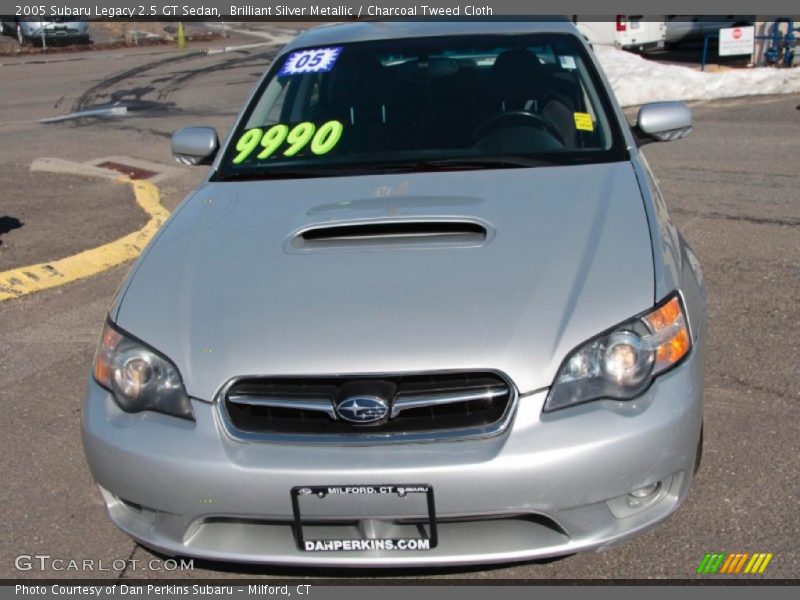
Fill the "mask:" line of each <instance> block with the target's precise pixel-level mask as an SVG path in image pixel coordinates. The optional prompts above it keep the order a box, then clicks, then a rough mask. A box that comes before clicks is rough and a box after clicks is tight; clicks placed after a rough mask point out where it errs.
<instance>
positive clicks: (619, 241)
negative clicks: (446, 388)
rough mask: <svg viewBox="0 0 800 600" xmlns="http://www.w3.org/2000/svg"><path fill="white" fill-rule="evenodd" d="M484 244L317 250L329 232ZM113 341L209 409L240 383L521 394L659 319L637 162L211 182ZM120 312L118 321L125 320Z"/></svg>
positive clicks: (164, 234)
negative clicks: (167, 373)
mask: <svg viewBox="0 0 800 600" xmlns="http://www.w3.org/2000/svg"><path fill="white" fill-rule="evenodd" d="M439 220H446V221H449V222H455V223H466V224H468V225H469V227H472V228H473V229H475V227H476V224H477V225H479V226H482V227H484V228H485V230H486V232H487V235H486V236H485V238H482V237H481V236H480V235H477V236H476V235H475V234H474V233H473V234H469V235H463V236H452V237H448V236H447V235H444V236H442V235H440V236H438V237H437V236H435V235H434V236H430V235H418V236H406V237H400V238H396V239H389V240H384V242H386V243H383V242H379V243H373V242H374V240H373V242H371V241H369V240H367V243H363V242H364V240H359V239H348V237H346V236H345V237H344V238H342V239H337V240H335V243H332V244H331V243H327V242H326V241H325V240H322V241H319V240H317V241H312V242H308V241H304V240H303V238H302V236H297V235H296V234H297V232H298V231H302V230H304V229H307V228H315V227H319V226H327V225H337V224H339V225H340V224H348V225H353V224H361V223H365V222H366V223H383V224H386V223H389V224H391V223H395V222H397V221H411V222H413V223H418V222H424V223H428V222H437V221H439ZM129 281H130V283H129V285H128V287H127V289H126V290H124V295H122V296H121V301H120V302H119V303H118V309H117V314H116V322H117V324H118V325H119V326H120V327H121V328H123V329H124V330H126V331H128V332H129V333H131V334H133V335H135V336H136V337H138V338H140V339H142V340H144V341H145V342H147V343H148V344H150V345H152V346H153V347H154V348H156V349H157V350H159V351H161V352H162V353H164V354H165V355H167V356H168V357H170V358H171V359H172V360H173V361H174V362H175V364H176V365H177V367H178V368H179V369H180V371H181V373H182V375H183V378H184V381H185V384H186V388H187V391H188V392H189V394H190V395H191V396H193V397H196V398H201V399H206V400H210V399H212V398H213V397H214V395H215V393H216V392H217V391H218V390H219V388H220V387H221V386H222V385H223V384H224V383H225V382H226V381H227V380H229V379H230V378H232V377H235V376H241V375H261V374H264V375H303V374H306V375H311V374H314V375H322V374H325V375H332V374H368V373H369V374H379V373H395V372H424V371H442V370H451V369H452V370H463V369H474V370H483V369H491V370H497V371H500V372H503V373H505V374H506V375H507V376H508V377H509V378H510V379H511V380H512V381H513V382H514V384H515V385H516V386H517V388H518V389H519V391H520V392H521V393H527V392H530V391H533V390H537V389H541V388H544V387H547V386H549V385H550V384H551V383H552V381H553V378H554V377H555V375H556V371H557V370H558V367H559V365H560V363H561V362H562V360H563V359H564V357H565V356H566V354H567V353H568V352H569V351H570V350H571V349H572V348H574V347H575V346H576V345H578V344H580V343H582V342H583V341H585V340H586V339H587V338H589V337H592V336H594V335H595V334H597V333H599V332H601V331H603V330H604V329H606V328H608V327H610V326H613V325H614V324H616V323H619V322H620V321H623V320H625V319H627V318H629V317H631V316H632V315H634V314H636V313H638V312H641V311H643V310H645V309H646V308H648V307H650V306H652V305H653V301H654V297H653V295H654V278H653V265H652V249H651V242H650V237H649V231H648V227H647V222H646V216H645V211H644V206H643V203H642V197H641V193H640V191H639V187H638V185H637V181H636V178H635V175H634V172H633V169H632V168H631V165H630V163H627V162H624V163H611V164H597V165H583V166H558V167H540V168H530V169H529V168H525V169H493V170H475V171H457V172H454V171H448V172H430V173H413V174H391V175H379V176H359V177H332V178H324V179H323V178H320V179H299V180H298V179H295V180H279V181H276V180H273V181H247V182H221V183H207V184H205V185H203V186H201V187H200V188H199V189H198V190H196V191H195V192H194V193H193V194H192V195H191V196H190V197H189V198H187V199H186V201H185V202H184V203H183V204H182V205H181V207H180V208H179V209H178V211H177V212H176V214H175V215H174V216H173V217H172V218H171V219H170V221H169V222H168V223H167V225H165V227H164V229H163V230H162V231H161V232H160V234H159V235H158V236H157V238H156V240H155V241H154V242H153V243H152V244H151V246H150V247H149V248H148V250H147V251H146V252H145V254H144V256H143V257H142V258H141V259H140V261H139V264H138V265H137V267H136V270H135V273H134V274H133V276H132V277H131V278H130V280H129ZM113 316H114V315H113V311H112V317H113Z"/></svg>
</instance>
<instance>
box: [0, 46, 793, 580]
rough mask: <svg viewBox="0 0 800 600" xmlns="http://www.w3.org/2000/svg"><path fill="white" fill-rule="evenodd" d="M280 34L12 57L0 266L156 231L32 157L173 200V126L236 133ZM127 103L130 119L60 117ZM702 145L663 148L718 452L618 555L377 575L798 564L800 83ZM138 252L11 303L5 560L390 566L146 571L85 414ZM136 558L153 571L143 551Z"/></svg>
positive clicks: (726, 115)
mask: <svg viewBox="0 0 800 600" xmlns="http://www.w3.org/2000/svg"><path fill="white" fill-rule="evenodd" d="M276 49H277V46H275V45H267V46H261V47H258V48H251V49H243V50H238V51H233V52H227V53H219V54H211V55H210V54H207V53H205V52H202V51H200V50H201V48H200V47H190V48H189V49H188V50H185V51H176V50H174V49H173V48H170V47H158V48H140V49H131V50H111V51H108V52H92V53H82V54H81V55H78V54H70V55H64V56H60V55H48V56H46V57H38V58H36V59H35V60H32V59H31V57H29V56H28V57H26V56H20V57H0V76H1V77H2V80H3V81H4V82H11V85H7V84H6V83H4V84H3V85H2V87H0V131H1V132H2V133H0V158H2V164H3V168H2V169H0V190H1V191H0V271H5V270H7V269H11V268H16V267H24V266H26V265H29V264H32V263H37V262H42V261H48V260H55V259H58V258H61V257H63V256H66V255H69V254H74V253H76V252H79V251H81V250H87V249H90V248H94V247H97V246H100V245H101V244H105V243H107V242H110V241H112V240H114V239H116V238H118V237H120V236H122V235H125V234H126V233H130V232H132V231H135V230H137V229H139V228H140V227H142V225H143V224H144V223H145V221H146V220H147V217H146V215H145V214H144V213H143V212H141V210H139V209H138V208H137V207H136V205H135V203H134V195H133V192H132V191H131V189H130V187H129V186H128V185H127V184H124V183H119V182H115V181H113V180H111V179H100V178H94V177H87V176H84V175H79V174H76V173H69V172H64V173H60V174H59V173H54V172H52V171H38V170H37V171H31V166H32V165H33V164H34V163H37V161H39V162H38V163H37V164H41V159H46V158H53V159H59V160H62V161H71V162H72V163H80V164H83V165H84V166H89V167H91V166H94V165H97V164H100V163H103V162H114V163H117V164H125V165H128V166H134V167H138V168H141V169H145V170H148V171H152V172H153V173H156V175H157V176H158V179H156V178H155V177H154V178H153V181H154V182H156V185H157V187H158V189H159V191H160V195H161V201H162V204H163V205H164V206H165V207H166V208H167V209H168V210H172V209H174V208H175V206H177V204H178V203H179V202H180V200H181V199H182V198H183V197H184V196H185V195H186V194H187V193H188V192H189V190H191V189H192V187H193V186H194V185H196V184H197V183H198V182H199V181H200V180H201V178H202V176H203V174H204V170H203V168H202V167H201V168H194V169H192V168H188V167H179V166H178V165H177V164H176V163H174V161H173V160H172V158H171V156H170V151H169V137H170V135H171V133H172V132H173V131H174V130H176V129H178V128H180V127H183V126H187V125H210V126H214V127H216V128H217V130H218V131H219V132H220V135H224V133H225V132H226V131H227V129H228V127H229V126H230V125H231V123H232V121H233V118H234V117H235V115H236V113H237V111H238V110H239V108H240V107H241V105H242V103H243V101H244V99H245V98H246V96H247V94H248V92H249V90H250V88H251V86H252V84H253V83H254V81H255V79H256V78H257V77H258V76H259V75H260V74H261V73H262V72H263V70H264V69H265V68H266V67H267V66H268V64H269V61H270V58H271V56H273V55H274V52H275V51H276ZM111 102H121V103H123V105H125V106H126V107H127V112H126V113H125V114H124V115H123V116H117V117H109V118H100V119H98V118H92V119H87V118H82V119H68V120H62V121H59V122H53V123H41V122H40V121H41V120H43V119H48V118H53V117H58V116H62V115H66V114H68V113H71V112H76V111H84V110H91V109H92V108H96V107H98V106H104V105H108V104H109V103H111ZM693 109H694V114H695V128H694V132H693V133H692V135H691V136H690V137H689V138H687V139H686V140H683V141H679V142H675V143H671V144H663V145H657V144H653V145H650V146H647V148H646V150H645V154H646V155H647V157H648V160H649V161H650V163H651V165H652V167H653V169H654V171H655V172H656V174H657V176H658V177H659V178H660V181H661V185H662V190H663V192H664V194H665V196H666V197H667V200H668V202H669V204H670V208H671V212H672V215H673V217H674V219H675V221H676V222H677V223H678V225H679V227H680V228H681V231H682V232H683V234H684V236H685V237H686V238H687V240H688V241H689V243H690V244H691V245H692V247H693V249H694V250H695V252H696V254H697V255H698V257H699V259H700V261H701V264H702V266H703V270H704V275H705V278H706V284H707V286H708V292H709V303H710V304H709V321H710V331H709V341H710V347H709V352H708V356H707V375H706V398H705V402H706V404H705V440H706V442H705V452H704V459H703V464H702V466H701V469H700V472H699V475H698V477H697V479H696V480H695V484H694V487H693V490H692V492H691V493H690V495H689V498H688V500H687V502H686V503H685V504H684V506H683V507H682V508H681V509H680V510H679V511H678V512H677V513H676V514H675V516H673V517H672V518H671V519H670V520H669V521H668V522H667V523H666V524H665V525H663V526H661V527H659V528H658V529H656V530H654V531H651V532H649V533H647V534H645V535H643V536H641V537H639V538H637V539H635V540H633V541H630V542H627V543H624V544H622V545H619V546H617V547H613V548H611V549H608V550H607V551H604V552H602V553H592V554H580V555H574V556H570V557H566V558H561V559H558V560H549V561H544V562H533V563H525V564H515V565H500V566H496V567H492V568H475V569H452V570H435V571H424V570H420V571H414V572H413V573H395V572H392V573H383V572H382V573H379V574H377V575H380V576H403V575H413V576H414V577H448V578H476V579H538V578H617V579H619V578H687V577H696V575H695V570H696V568H697V566H698V564H699V562H700V560H701V559H702V558H703V555H704V554H705V553H706V552H712V551H722V552H751V553H752V552H771V553H774V555H775V556H774V558H773V560H772V562H771V564H770V565H769V568H768V570H767V571H766V573H765V574H764V575H763V576H762V577H771V578H797V577H798V576H800V542H799V541H798V540H800V485H799V484H800V479H798V475H797V473H798V462H800V461H799V459H798V457H799V456H800V435H798V430H799V429H800V426H798V423H800V386H799V385H798V383H800V358H798V357H800V151H798V147H799V144H798V142H800V97H797V96H766V97H757V98H752V99H748V98H738V99H733V100H726V101H717V102H709V103H702V104H695V105H694V106H693ZM128 266H129V263H126V264H124V265H122V266H119V267H115V268H112V269H110V270H106V271H104V272H102V273H99V274H95V275H92V276H90V277H87V278H82V279H79V280H78V281H75V282H73V283H69V284H66V285H63V286H58V287H54V288H52V289H49V290H45V291H41V292H37V293H33V294H30V295H25V296H22V297H20V298H17V299H11V300H7V301H3V302H0V403H2V406H3V407H4V409H5V414H4V416H3V418H2V419H0V454H1V455H2V457H3V458H2V464H3V473H4V474H5V478H6V481H5V482H4V483H5V484H4V485H3V486H2V487H1V488H0V501H1V502H2V505H3V506H4V511H3V512H4V517H5V518H4V519H3V536H2V541H0V557H1V559H0V577H3V578H18V577H26V578H27V577H54V576H57V577H87V576H91V577H114V578H136V577H170V576H176V575H180V576H192V577H202V578H208V577H239V576H256V575H258V576H262V575H275V576H292V577H295V576H297V577H299V576H305V575H309V576H319V575H324V576H337V577H345V578H353V577H358V576H367V577H374V576H376V573H374V572H365V573H359V572H353V571H349V572H345V573H336V572H327V571H326V572H323V573H320V572H319V571H315V572H314V573H310V572H304V571H302V570H295V571H292V570H286V569H272V568H269V567H252V566H246V565H227V564H216V563H205V562H200V561H195V569H194V570H193V571H191V572H181V573H175V572H167V571H148V570H143V569H142V565H146V564H147V561H148V559H149V558H150V557H152V556H155V555H152V553H150V552H149V551H148V550H146V549H144V548H142V547H140V546H137V545H136V544H135V543H134V542H132V541H131V540H130V539H129V538H128V537H127V536H126V535H124V534H122V533H121V532H119V531H118V530H117V529H116V528H114V526H112V525H111V523H110V521H109V520H108V519H107V517H106V515H105V510H104V506H103V503H102V502H101V499H100V495H99V493H98V491H97V489H96V488H95V486H94V484H93V482H92V479H91V476H90V474H89V471H88V469H87V467H86V464H85V461H84V457H83V451H82V448H81V441H80V431H79V416H80V410H81V404H82V400H83V391H84V388H85V383H86V378H87V374H88V372H89V367H90V364H91V361H92V356H93V352H94V349H95V345H96V342H97V338H98V335H99V331H100V327H101V325H102V322H103V319H104V316H105V313H106V309H107V307H108V304H109V302H110V300H111V298H112V295H113V294H114V291H115V290H116V288H117V286H118V285H119V283H120V281H121V280H122V278H123V276H124V275H125V272H126V270H127V268H128ZM20 554H49V555H51V556H53V557H61V558H65V559H71V558H78V559H84V558H86V559H95V560H100V559H102V560H104V561H106V562H107V563H111V562H112V561H115V560H118V559H121V560H123V561H126V562H125V565H126V566H124V567H123V568H112V569H110V570H107V571H96V572H91V573H86V572H80V571H60V572H55V571H52V570H43V571H41V570H36V569H34V570H31V571H26V572H20V571H18V570H17V569H15V566H14V562H15V560H14V559H15V557H16V556H18V555H20ZM131 561H138V562H137V563H135V564H136V565H138V568H135V567H134V563H133V562H131Z"/></svg>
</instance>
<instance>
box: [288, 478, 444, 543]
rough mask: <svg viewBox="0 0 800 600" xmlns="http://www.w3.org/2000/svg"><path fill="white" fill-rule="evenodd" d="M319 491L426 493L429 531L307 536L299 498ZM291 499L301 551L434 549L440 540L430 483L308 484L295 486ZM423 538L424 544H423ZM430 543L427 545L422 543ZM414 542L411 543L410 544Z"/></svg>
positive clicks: (346, 493)
mask: <svg viewBox="0 0 800 600" xmlns="http://www.w3.org/2000/svg"><path fill="white" fill-rule="evenodd" d="M312 494H313V495H316V496H318V497H319V498H320V499H324V498H325V497H326V496H328V495H331V494H336V495H365V494H366V495H372V496H377V497H380V496H387V495H398V496H400V497H404V496H406V495H408V494H425V501H426V506H427V509H428V522H427V525H428V527H427V531H426V530H425V527H422V530H423V532H425V533H426V534H427V535H424V536H423V537H420V538H377V539H361V540H336V539H307V538H306V537H305V536H304V535H303V517H302V514H301V511H300V498H301V497H302V496H308V495H312ZM290 496H291V500H292V517H293V526H292V529H293V531H294V538H295V543H296V544H297V549H298V550H299V551H300V552H352V551H365V550H390V551H419V550H422V551H426V550H431V549H433V548H435V547H436V546H437V544H438V543H439V535H438V529H437V524H436V502H435V500H434V496H433V486H432V485H430V484H427V483H414V484H410V483H405V484H396V483H389V484H377V485H362V484H357V485H308V486H303V485H299V486H295V487H293V488H292V489H291V492H290ZM365 518H368V517H366V516H365ZM420 540H424V541H425V543H424V544H420V543H419V542H420ZM420 545H422V546H427V547H419V546H420ZM408 546H412V547H408Z"/></svg>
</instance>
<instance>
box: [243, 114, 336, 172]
mask: <svg viewBox="0 0 800 600" xmlns="http://www.w3.org/2000/svg"><path fill="white" fill-rule="evenodd" d="M343 131H344V125H343V124H342V123H341V122H340V121H328V122H327V123H323V124H322V125H321V126H320V127H319V128H317V126H316V125H315V124H314V123H311V122H309V121H304V122H303V123H298V124H297V125H295V126H294V127H291V128H290V127H289V126H288V125H284V124H282V123H278V124H277V125H273V126H272V127H270V128H269V129H267V130H263V129H261V128H260V127H254V128H252V129H248V130H247V131H245V132H244V133H243V134H242V136H241V137H240V138H239V140H238V141H237V142H236V151H237V152H238V154H237V155H236V156H234V157H233V158H232V159H231V162H232V163H233V164H235V165H238V164H241V163H243V162H244V161H245V160H247V159H248V158H250V156H251V155H252V154H253V152H255V150H256V149H257V148H259V147H261V151H260V152H259V153H258V154H257V155H256V158H257V159H258V160H266V159H268V158H273V157H274V156H276V155H277V154H278V150H279V149H280V148H281V146H283V145H284V143H285V144H288V146H289V147H288V148H285V149H284V151H283V152H281V153H280V154H282V155H283V156H288V157H291V156H295V155H296V154H298V153H299V152H301V151H302V150H303V149H304V148H306V146H308V147H309V149H310V150H311V152H312V153H313V154H316V155H317V156H322V155H323V154H327V153H328V152H330V151H331V150H333V148H334V146H336V144H338V143H339V140H340V139H341V138H342V132H343ZM309 142H311V144H310V145H309Z"/></svg>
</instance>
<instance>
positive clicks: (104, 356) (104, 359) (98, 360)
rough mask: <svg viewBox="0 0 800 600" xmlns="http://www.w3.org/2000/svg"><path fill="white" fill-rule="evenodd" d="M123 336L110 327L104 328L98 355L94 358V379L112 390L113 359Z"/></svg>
mask: <svg viewBox="0 0 800 600" xmlns="http://www.w3.org/2000/svg"><path fill="white" fill-rule="evenodd" d="M121 339H122V336H121V335H120V334H118V333H117V332H116V331H114V330H113V329H111V327H109V326H108V325H105V326H104V327H103V335H102V337H101V338H100V346H99V347H98V348H97V355H96V356H95V358H94V378H95V379H96V380H97V383H99V384H100V385H102V386H103V387H106V388H108V389H111V384H112V381H113V377H114V372H113V367H112V366H111V357H112V356H114V349H115V348H116V347H117V344H119V342H120V340H121Z"/></svg>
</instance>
